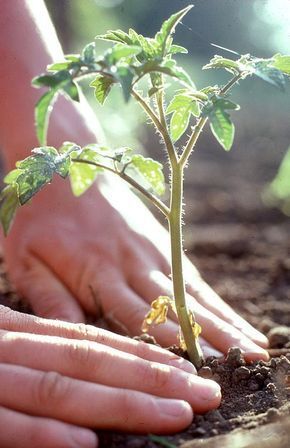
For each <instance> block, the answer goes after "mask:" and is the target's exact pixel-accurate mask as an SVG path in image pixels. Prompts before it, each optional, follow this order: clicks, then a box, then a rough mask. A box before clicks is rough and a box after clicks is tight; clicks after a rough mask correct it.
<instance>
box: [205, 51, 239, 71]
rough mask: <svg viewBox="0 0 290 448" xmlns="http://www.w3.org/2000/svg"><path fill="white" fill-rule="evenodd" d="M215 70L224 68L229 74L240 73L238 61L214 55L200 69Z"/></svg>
mask: <svg viewBox="0 0 290 448" xmlns="http://www.w3.org/2000/svg"><path fill="white" fill-rule="evenodd" d="M212 68H213V69H215V68H224V69H226V70H228V71H229V72H231V73H239V72H240V71H242V68H241V67H240V64H239V62H238V61H234V60H232V59H228V58H224V57H222V56H218V55H215V56H214V58H213V59H211V60H210V62H209V63H208V64H206V65H204V66H203V67H202V69H203V70H208V69H212Z"/></svg>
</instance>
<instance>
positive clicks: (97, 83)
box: [90, 75, 114, 105]
mask: <svg viewBox="0 0 290 448" xmlns="http://www.w3.org/2000/svg"><path fill="white" fill-rule="evenodd" d="M113 84H114V80H113V78H112V77H110V76H103V75H97V76H96V77H95V79H94V80H93V81H92V82H91V83H90V86H91V87H94V89H95V92H94V93H95V98H96V100H97V101H98V102H99V103H100V104H102V105H103V104H104V102H105V100H106V98H107V96H108V94H109V93H110V90H111V87H112V85H113Z"/></svg>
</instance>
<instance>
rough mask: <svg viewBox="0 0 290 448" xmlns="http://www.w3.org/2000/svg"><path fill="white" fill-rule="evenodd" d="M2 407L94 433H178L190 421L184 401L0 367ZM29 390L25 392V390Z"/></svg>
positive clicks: (42, 373)
mask: <svg viewBox="0 0 290 448" xmlns="http://www.w3.org/2000/svg"><path fill="white" fill-rule="evenodd" d="M0 383H1V384H5V387H4V388H3V387H2V388H1V389H0V403H1V404H2V405H3V406H5V407H9V408H13V409H15V410H17V411H20V412H26V413H29V414H34V415H39V416H45V417H48V418H54V419H58V420H61V421H63V422H66V423H72V424H75V425H81V426H85V427H91V428H102V429H118V430H126V431H131V432H139V433H145V432H154V433H155V432H157V433H163V432H165V433H171V432H177V431H180V430H181V429H184V428H185V427H186V426H188V425H189V424H190V422H191V420H192V410H191V408H190V405H189V404H188V403H186V402H185V401H182V400H173V399H164V398H156V397H154V396H151V395H148V394H144V393H142V392H136V391H132V390H126V389H118V388H112V387H108V386H102V385H98V384H93V383H88V382H84V381H81V380H76V379H71V378H68V377H65V376H62V375H60V374H57V373H54V372H40V371H36V370H32V369H27V368H26V367H19V366H12V365H5V364H0ZM23 385H25V387H23Z"/></svg>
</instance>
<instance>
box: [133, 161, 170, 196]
mask: <svg viewBox="0 0 290 448" xmlns="http://www.w3.org/2000/svg"><path fill="white" fill-rule="evenodd" d="M129 167H130V168H131V169H133V170H134V171H135V172H136V173H137V174H138V175H140V176H141V177H142V178H143V179H144V180H145V181H146V183H147V184H148V185H149V187H150V188H152V190H153V191H155V192H156V193H157V194H158V195H162V194H163V193H164V191H165V181H164V175H163V167H162V165H161V163H159V162H156V161H155V160H153V159H151V158H150V157H147V158H145V157H143V156H142V155H141V154H134V155H133V156H132V157H131V161H130V165H129Z"/></svg>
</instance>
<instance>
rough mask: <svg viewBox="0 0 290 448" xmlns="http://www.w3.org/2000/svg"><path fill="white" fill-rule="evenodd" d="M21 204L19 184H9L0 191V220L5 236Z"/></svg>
mask: <svg viewBox="0 0 290 448" xmlns="http://www.w3.org/2000/svg"><path fill="white" fill-rule="evenodd" d="M14 171H15V170H14ZM19 205H20V204H19V200H18V194H17V186H16V185H15V184H14V185H13V184H11V185H8V186H7V187H5V188H4V189H3V190H2V191H1V193H0V221H1V224H2V227H3V231H4V235H5V236H7V235H8V232H9V230H10V228H11V225H12V223H13V220H14V217H15V214H16V211H17V208H18V207H19Z"/></svg>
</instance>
